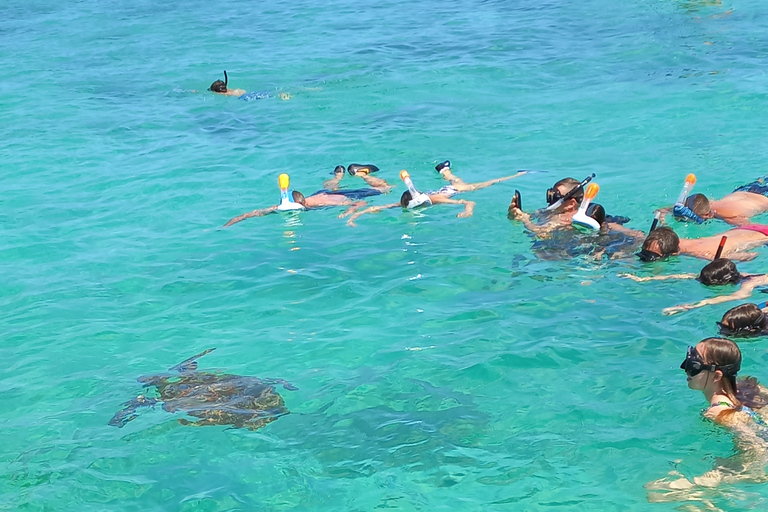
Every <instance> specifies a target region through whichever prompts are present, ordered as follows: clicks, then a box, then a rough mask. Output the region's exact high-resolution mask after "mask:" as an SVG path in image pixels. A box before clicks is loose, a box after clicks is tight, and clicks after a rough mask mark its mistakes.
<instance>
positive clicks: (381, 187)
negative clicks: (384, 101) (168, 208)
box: [224, 164, 392, 228]
mask: <svg viewBox="0 0 768 512" xmlns="http://www.w3.org/2000/svg"><path fill="white" fill-rule="evenodd" d="M349 167H350V168H351V169H352V170H353V171H355V172H354V174H353V176H359V177H360V178H362V179H363V180H365V181H366V183H368V184H370V185H371V187H370V188H359V189H340V188H338V182H337V183H336V185H337V186H336V188H335V189H333V190H329V189H323V190H318V191H317V192H315V193H314V194H312V195H310V196H307V197H304V194H302V193H301V192H299V191H297V190H294V191H293V192H291V193H290V195H289V197H287V198H286V199H287V200H288V201H289V202H291V203H294V204H295V206H296V207H295V208H294V209H305V210H311V209H317V208H325V207H333V206H347V207H348V208H347V210H345V211H344V213H342V214H341V215H339V218H343V217H346V216H347V215H351V214H352V213H354V212H356V211H357V210H358V209H360V208H362V207H363V206H365V205H366V204H368V203H367V202H365V201H363V200H362V199H363V198H366V197H371V196H377V195H381V194H386V193H388V192H389V191H390V190H391V189H392V186H391V185H389V184H388V183H387V182H386V181H385V180H383V179H381V178H374V177H373V176H370V175H369V174H370V173H373V172H376V171H378V170H379V168H378V167H376V166H375V165H370V164H369V165H359V164H351V165H350V166H349ZM338 169H341V173H343V172H344V167H343V166H341V165H339V166H336V170H338ZM334 174H340V173H336V172H334ZM339 179H341V178H339ZM326 184H327V182H326ZM279 209H280V205H274V206H270V207H268V208H261V209H258V210H253V211H251V212H247V213H244V214H242V215H238V216H237V217H234V218H232V219H230V220H229V221H228V222H227V223H226V224H224V227H225V228H226V227H229V226H231V225H232V224H237V223H238V222H240V221H243V220H245V219H250V218H251V217H263V216H264V215H268V214H270V213H273V212H276V211H278V210H279Z"/></svg>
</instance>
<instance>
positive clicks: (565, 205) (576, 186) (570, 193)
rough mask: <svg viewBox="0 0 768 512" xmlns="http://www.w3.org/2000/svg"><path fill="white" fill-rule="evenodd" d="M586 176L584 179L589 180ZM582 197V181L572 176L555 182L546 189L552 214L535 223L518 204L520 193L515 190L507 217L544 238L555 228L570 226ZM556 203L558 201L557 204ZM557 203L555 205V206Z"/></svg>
mask: <svg viewBox="0 0 768 512" xmlns="http://www.w3.org/2000/svg"><path fill="white" fill-rule="evenodd" d="M589 179H591V177H590V178H588V179H587V180H584V181H585V182H586V181H589ZM583 199H584V182H579V181H578V180H575V179H574V178H563V179H562V180H560V181H558V182H557V183H555V184H554V185H553V186H552V188H549V189H547V204H548V205H549V207H548V209H549V208H552V207H554V208H552V209H551V210H550V211H551V212H552V215H550V216H549V217H547V221H546V222H545V223H544V224H536V223H535V222H533V220H532V219H531V215H530V214H529V213H526V212H524V211H523V210H522V208H521V204H520V193H519V192H518V191H515V194H514V195H513V196H512V201H511V202H510V203H509V208H507V217H508V218H509V219H513V220H519V221H522V222H523V224H524V225H525V227H526V228H527V229H528V230H529V231H532V232H533V233H535V234H536V236H538V237H539V238H545V237H547V236H548V235H549V233H551V232H552V231H554V230H556V229H560V228H563V227H567V226H570V225H571V224H572V222H573V215H574V213H576V211H577V210H578V209H579V205H580V204H581V201H582V200H583ZM558 203H560V204H559V205H558ZM555 205H557V206H555Z"/></svg>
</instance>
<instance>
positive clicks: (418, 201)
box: [400, 169, 432, 210]
mask: <svg viewBox="0 0 768 512" xmlns="http://www.w3.org/2000/svg"><path fill="white" fill-rule="evenodd" d="M400 179H401V180H403V182H404V183H405V186H406V187H408V192H410V193H411V200H410V201H408V204H407V205H406V209H408V210H410V209H413V208H418V207H419V206H432V200H431V199H430V198H429V196H428V195H427V194H424V193H422V192H419V191H418V190H417V189H416V186H415V185H414V184H413V181H411V175H410V174H408V171H406V170H405V169H403V170H402V171H400Z"/></svg>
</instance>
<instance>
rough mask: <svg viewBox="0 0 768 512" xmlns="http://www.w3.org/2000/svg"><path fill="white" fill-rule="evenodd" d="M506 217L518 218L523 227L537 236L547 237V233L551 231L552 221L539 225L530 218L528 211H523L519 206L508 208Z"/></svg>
mask: <svg viewBox="0 0 768 512" xmlns="http://www.w3.org/2000/svg"><path fill="white" fill-rule="evenodd" d="M507 217H509V218H510V219H514V220H519V221H521V222H522V223H523V225H524V226H525V229H527V230H528V231H531V232H532V233H534V234H535V235H536V236H538V237H539V238H547V237H548V236H549V233H551V232H552V223H547V224H544V225H542V226H539V225H538V224H536V223H534V222H533V221H532V220H531V216H530V214H528V213H525V212H524V211H523V210H521V209H519V208H510V209H509V210H508V213H507Z"/></svg>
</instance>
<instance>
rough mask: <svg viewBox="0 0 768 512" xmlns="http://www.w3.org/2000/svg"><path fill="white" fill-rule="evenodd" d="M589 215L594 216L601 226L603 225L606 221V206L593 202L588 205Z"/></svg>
mask: <svg viewBox="0 0 768 512" xmlns="http://www.w3.org/2000/svg"><path fill="white" fill-rule="evenodd" d="M586 214H587V217H592V218H593V219H595V220H596V221H597V223H598V224H600V226H602V225H603V224H604V223H605V208H603V205H601V204H597V203H592V204H590V205H589V206H588V207H587V211H586Z"/></svg>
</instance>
